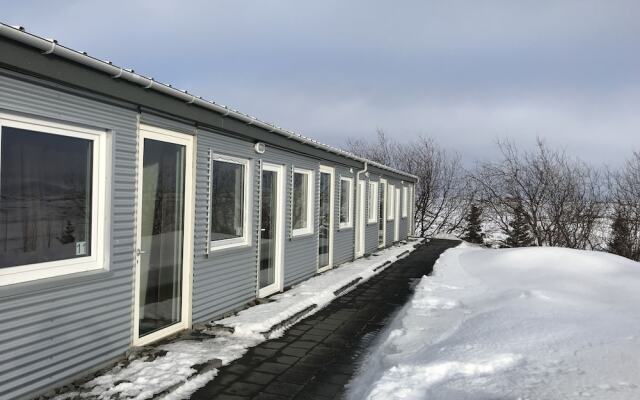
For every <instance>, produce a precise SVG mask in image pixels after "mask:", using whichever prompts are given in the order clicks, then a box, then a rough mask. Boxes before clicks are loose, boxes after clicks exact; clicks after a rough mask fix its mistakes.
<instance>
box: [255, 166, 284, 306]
mask: <svg viewBox="0 0 640 400" xmlns="http://www.w3.org/2000/svg"><path fill="white" fill-rule="evenodd" d="M262 171H273V172H275V173H276V188H277V189H276V190H277V193H276V200H277V203H278V206H277V215H276V232H275V235H274V237H275V240H276V254H275V260H274V263H275V268H276V271H275V279H274V282H273V283H272V284H271V285H269V286H265V287H263V288H261V287H260V255H258V264H257V275H256V277H257V279H256V288H257V292H258V297H266V296H269V295H272V294H273V293H277V292H281V291H282V290H283V289H284V234H285V231H284V220H285V208H284V206H285V204H286V197H285V181H286V177H285V172H286V171H285V168H284V165H278V164H269V163H262V167H261V169H260V207H261V208H260V220H259V221H258V230H260V229H262V184H263V182H262ZM260 236H261V235H260V231H258V249H260V247H261V238H260ZM258 254H259V252H258Z"/></svg>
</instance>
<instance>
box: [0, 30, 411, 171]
mask: <svg viewBox="0 0 640 400" xmlns="http://www.w3.org/2000/svg"><path fill="white" fill-rule="evenodd" d="M0 36H3V37H6V38H9V39H11V40H15V41H17V42H20V43H22V44H25V45H28V46H31V47H34V48H36V49H38V50H40V51H41V52H42V54H43V55H51V54H53V55H56V56H58V57H61V58H64V59H66V60H70V61H73V62H75V63H78V64H81V65H84V66H86V67H89V68H91V69H94V70H97V71H100V72H103V73H105V74H107V75H110V76H111V77H112V78H114V79H123V80H126V81H128V82H131V83H134V84H136V85H139V86H141V87H142V88H143V89H146V90H154V91H156V92H160V93H163V94H165V95H168V96H171V97H174V98H177V99H179V100H182V101H184V102H185V103H187V104H192V105H196V106H199V107H202V108H205V109H208V110H211V111H215V112H216V113H219V114H221V115H222V116H223V117H231V118H234V119H237V120H239V121H242V122H245V123H246V124H248V125H253V126H257V127H259V128H262V129H265V130H267V131H269V132H273V133H276V134H279V135H281V136H285V137H287V138H289V139H292V140H296V141H298V142H300V143H303V144H306V145H310V146H313V147H315V148H318V149H322V150H324V151H327V152H329V153H334V154H337V155H339V156H342V157H346V158H350V159H352V160H356V161H358V162H362V163H365V165H366V164H367V163H368V164H371V165H372V166H374V167H376V168H379V169H382V170H386V171H389V172H393V173H396V174H398V175H403V176H407V177H411V178H414V179H416V180H417V179H418V177H417V176H415V175H412V174H408V173H406V172H403V171H400V170H397V169H395V168H391V167H388V166H386V165H384V164H380V163H376V162H373V161H370V160H367V159H365V158H362V157H359V156H356V155H355V154H353V153H350V152H348V151H344V150H341V149H339V148H336V147H333V146H329V145H326V144H323V143H320V142H318V141H317V140H314V139H310V138H307V137H305V136H302V135H300V134H297V133H295V132H292V131H290V130H287V129H283V128H280V127H278V126H275V125H273V124H270V123H267V122H264V121H262V120H259V119H257V118H255V117H252V116H250V115H247V114H244V113H241V112H240V111H237V110H234V109H231V108H229V107H226V106H223V105H221V104H218V103H216V102H213V101H209V100H205V99H203V98H202V97H199V96H195V95H192V94H190V93H189V92H187V91H186V90H179V89H176V88H174V87H172V86H171V85H169V84H165V83H161V82H158V81H156V80H154V79H153V78H150V77H146V76H143V75H140V74H137V73H135V71H134V70H132V69H126V68H123V67H119V66H116V65H113V64H112V63H111V62H109V61H103V60H100V59H97V58H95V57H91V56H89V55H88V54H87V53H85V52H79V51H76V50H73V49H70V48H68V47H64V46H62V45H60V44H58V42H57V41H56V40H55V39H45V38H42V37H39V36H36V35H34V34H32V33H29V32H26V31H25V30H24V28H22V27H13V26H9V25H6V24H3V23H0Z"/></svg>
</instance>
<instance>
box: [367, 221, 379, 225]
mask: <svg viewBox="0 0 640 400" xmlns="http://www.w3.org/2000/svg"><path fill="white" fill-rule="evenodd" d="M376 223H378V221H375V220H374V221H367V225H375V224H376Z"/></svg>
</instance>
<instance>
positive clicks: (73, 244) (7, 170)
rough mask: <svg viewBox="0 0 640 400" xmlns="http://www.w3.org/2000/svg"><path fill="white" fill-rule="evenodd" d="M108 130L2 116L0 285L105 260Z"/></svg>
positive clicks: (81, 268)
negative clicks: (104, 235)
mask: <svg viewBox="0 0 640 400" xmlns="http://www.w3.org/2000/svg"><path fill="white" fill-rule="evenodd" d="M105 135H106V132H104V131H102V132H101V131H93V130H85V129H76V128H73V127H68V126H63V125H59V124H53V123H41V122H38V121H31V120H23V119H19V120H18V119H13V118H12V119H9V118H7V119H3V118H2V117H1V116H0V285H2V284H11V283H17V282H24V281H28V280H33V279H40V278H46V277H51V276H56V275H62V274H68V273H75V272H82V271H86V270H90V269H98V268H102V267H103V260H102V255H103V248H102V245H103V242H104V239H103V232H104V225H105V222H104V221H105V220H106V218H105V216H104V198H105V197H106V196H105V185H106V183H105V181H106V177H105V176H104V173H105V166H104V162H105V159H106V158H105V155H104V151H105V143H104V142H105Z"/></svg>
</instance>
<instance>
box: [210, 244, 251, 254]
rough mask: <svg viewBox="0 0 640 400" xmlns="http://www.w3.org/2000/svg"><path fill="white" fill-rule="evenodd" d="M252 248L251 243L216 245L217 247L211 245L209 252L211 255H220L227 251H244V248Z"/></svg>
mask: <svg viewBox="0 0 640 400" xmlns="http://www.w3.org/2000/svg"><path fill="white" fill-rule="evenodd" d="M250 247H251V243H249V242H240V243H227V244H216V245H210V246H209V251H210V252H211V253H219V252H221V251H225V250H233V249H242V248H250Z"/></svg>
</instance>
